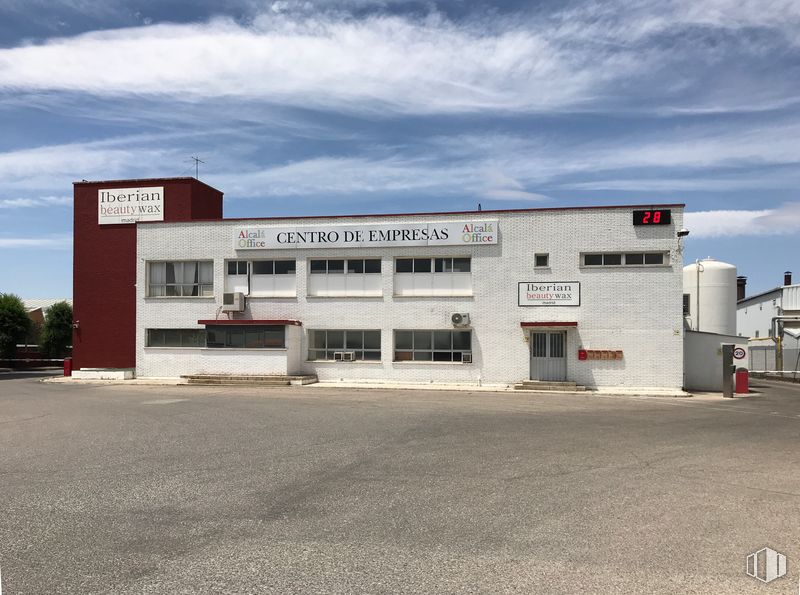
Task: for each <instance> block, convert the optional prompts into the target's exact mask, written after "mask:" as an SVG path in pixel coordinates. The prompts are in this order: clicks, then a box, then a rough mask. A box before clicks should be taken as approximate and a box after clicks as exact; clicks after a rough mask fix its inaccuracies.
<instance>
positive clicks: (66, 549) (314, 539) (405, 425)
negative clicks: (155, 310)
mask: <svg viewBox="0 0 800 595" xmlns="http://www.w3.org/2000/svg"><path fill="white" fill-rule="evenodd" d="M759 390H761V391H762V394H761V395H758V396H751V397H748V398H746V399H736V400H732V401H731V400H728V401H721V400H715V399H704V400H703V399H676V398H656V397H642V398H633V397H599V396H592V395H583V396H575V395H568V396H559V395H531V394H519V393H467V392H432V391H407V390H353V389H322V388H318V387H311V386H309V387H292V388H285V389H283V388H281V389H273V388H269V389H263V388H261V389H260V388H236V387H233V388H232V387H194V386H191V387H190V386H168V387H156V386H118V385H115V386H102V385H77V384H76V385H66V384H47V383H41V382H38V381H37V379H36V378H32V377H30V376H27V375H0V501H2V509H1V510H0V570H2V588H3V593H4V595H17V594H20V593H115V594H120V593H200V592H202V593H211V592H215V593H281V594H284V593H370V594H372V593H426V594H427V593H571V594H574V593H611V592H614V593H737V594H739V593H797V590H798V569H799V568H800V447H799V446H800V441H799V440H798V438H800V387H798V386H791V385H789V386H784V385H769V386H768V385H765V384H762V385H761V386H760V388H759ZM765 545H768V546H771V547H773V548H774V549H776V550H778V551H779V552H781V553H784V554H785V555H786V556H787V558H788V567H789V572H788V574H787V576H786V577H783V578H781V579H778V580H776V581H774V582H772V583H770V584H769V585H764V584H762V583H760V582H758V581H756V580H755V579H753V578H750V577H748V576H746V574H745V572H744V570H745V556H746V555H747V554H748V553H750V552H752V551H755V550H757V549H759V548H761V547H763V546H765Z"/></svg>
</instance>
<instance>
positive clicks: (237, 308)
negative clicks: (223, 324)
mask: <svg viewBox="0 0 800 595" xmlns="http://www.w3.org/2000/svg"><path fill="white" fill-rule="evenodd" d="M244 306H245V297H244V294H243V293H240V292H238V291H237V292H236V293H223V294H222V311H223V312H244Z"/></svg>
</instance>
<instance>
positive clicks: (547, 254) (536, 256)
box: [533, 252, 550, 269]
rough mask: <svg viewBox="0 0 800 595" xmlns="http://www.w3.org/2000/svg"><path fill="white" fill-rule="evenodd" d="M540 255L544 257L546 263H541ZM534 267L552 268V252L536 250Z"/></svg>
mask: <svg viewBox="0 0 800 595" xmlns="http://www.w3.org/2000/svg"><path fill="white" fill-rule="evenodd" d="M540 257H544V264H539V262H538V260H539V258H540ZM533 268H535V269H549V268H550V253H549V252H536V253H534V255H533Z"/></svg>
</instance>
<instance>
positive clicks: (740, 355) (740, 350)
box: [733, 347, 747, 359]
mask: <svg viewBox="0 0 800 595" xmlns="http://www.w3.org/2000/svg"><path fill="white" fill-rule="evenodd" d="M745 355H747V352H746V351H745V350H744V347H737V348H736V349H734V350H733V357H734V358H736V359H744V356H745Z"/></svg>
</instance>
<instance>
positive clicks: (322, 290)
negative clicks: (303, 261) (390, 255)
mask: <svg viewBox="0 0 800 595" xmlns="http://www.w3.org/2000/svg"><path fill="white" fill-rule="evenodd" d="M308 272H309V276H308V295H309V296H312V297H314V296H316V297H377V296H380V295H383V280H382V277H381V259H380V258H347V259H345V258H327V259H321V258H314V259H311V260H309V265H308Z"/></svg>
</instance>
